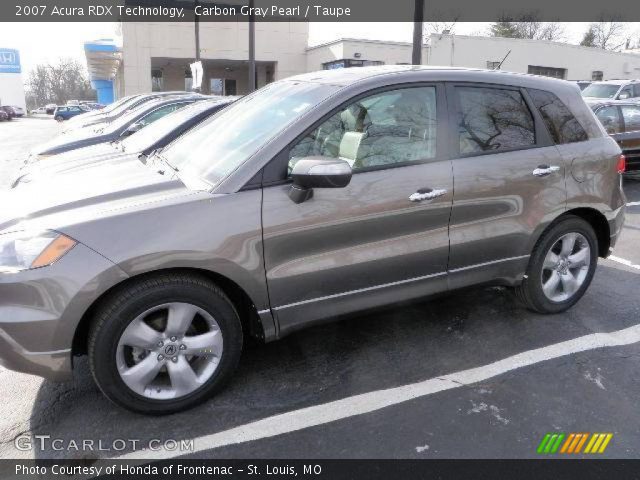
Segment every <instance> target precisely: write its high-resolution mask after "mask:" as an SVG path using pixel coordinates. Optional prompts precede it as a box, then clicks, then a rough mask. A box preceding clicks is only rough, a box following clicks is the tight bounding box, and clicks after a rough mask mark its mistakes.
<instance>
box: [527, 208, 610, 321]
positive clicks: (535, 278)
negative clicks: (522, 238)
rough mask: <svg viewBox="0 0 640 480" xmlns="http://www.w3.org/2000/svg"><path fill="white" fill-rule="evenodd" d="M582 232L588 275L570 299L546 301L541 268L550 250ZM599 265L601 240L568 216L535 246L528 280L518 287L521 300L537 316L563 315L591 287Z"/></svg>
mask: <svg viewBox="0 0 640 480" xmlns="http://www.w3.org/2000/svg"><path fill="white" fill-rule="evenodd" d="M572 232H576V233H580V234H582V235H583V236H584V237H585V238H586V239H587V241H588V242H589V248H590V254H591V259H590V260H591V261H590V264H589V270H588V273H587V276H586V278H585V280H584V282H583V283H582V285H581V286H580V288H579V289H578V290H577V291H576V292H575V293H574V294H573V295H572V296H571V297H570V298H569V299H567V300H565V301H561V302H554V301H552V300H550V299H549V298H547V296H546V295H545V294H544V292H543V290H542V280H541V279H542V267H543V262H544V259H545V256H546V254H547V252H548V251H549V249H551V248H552V246H553V245H554V244H555V243H556V242H557V241H558V239H560V238H561V237H562V236H563V235H566V234H567V233H572ZM597 262H598V239H597V237H596V234H595V232H594V231H593V227H591V225H590V224H589V223H588V222H586V221H585V220H583V219H582V218H580V217H576V216H575V215H566V216H563V217H561V218H560V219H559V220H557V221H556V222H555V223H553V224H552V225H550V227H549V228H548V229H547V230H546V231H545V232H544V233H543V234H542V236H541V237H540V239H539V240H538V242H537V243H536V246H535V248H534V249H533V253H532V254H531V258H530V260H529V265H528V267H527V271H526V275H525V278H524V279H523V280H522V283H521V284H520V285H518V286H517V287H516V288H515V293H516V296H517V297H518V299H519V300H520V301H521V302H522V303H524V305H525V306H526V307H527V308H528V309H529V310H532V311H534V312H537V313H546V314H552V313H560V312H564V311H565V310H567V309H569V308H571V307H572V306H573V305H574V304H575V303H576V302H577V301H578V300H580V298H582V296H583V295H584V293H585V292H586V290H587V288H589V285H590V284H591V280H592V279H593V274H594V273H595V270H596V266H597Z"/></svg>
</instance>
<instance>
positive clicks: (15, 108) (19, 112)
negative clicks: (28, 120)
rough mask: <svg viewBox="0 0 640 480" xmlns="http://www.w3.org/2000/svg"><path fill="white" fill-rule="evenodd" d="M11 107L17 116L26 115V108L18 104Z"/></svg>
mask: <svg viewBox="0 0 640 480" xmlns="http://www.w3.org/2000/svg"><path fill="white" fill-rule="evenodd" d="M11 108H13V111H14V113H15V114H16V117H18V118H20V117H24V113H25V112H24V108H22V107H19V106H17V105H11Z"/></svg>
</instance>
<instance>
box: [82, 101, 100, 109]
mask: <svg viewBox="0 0 640 480" xmlns="http://www.w3.org/2000/svg"><path fill="white" fill-rule="evenodd" d="M80 105H82V106H83V107H85V108H88V109H89V110H102V109H103V108H104V107H105V105H103V104H102V103H96V102H80Z"/></svg>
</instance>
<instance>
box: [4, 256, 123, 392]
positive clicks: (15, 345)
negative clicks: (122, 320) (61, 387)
mask: <svg viewBox="0 0 640 480" xmlns="http://www.w3.org/2000/svg"><path fill="white" fill-rule="evenodd" d="M125 278H127V275H126V274H125V273H124V272H123V271H122V270H121V269H120V268H119V267H117V266H116V265H114V264H113V263H112V262H110V261H109V260H107V259H106V258H104V257H103V256H101V255H99V254H98V253H96V252H94V251H93V250H91V249H90V248H88V247H86V246H84V245H82V244H77V245H76V246H75V247H74V248H73V249H72V250H70V251H69V252H68V253H67V254H66V255H65V256H64V257H62V258H61V259H60V260H58V261H57V262H56V263H54V264H53V265H50V266H48V267H43V268H37V269H33V270H25V271H22V272H17V273H2V274H0V364H1V365H3V366H5V367H6V368H9V369H11V370H16V371H19V372H24V373H30V374H34V375H39V376H42V377H45V378H48V379H51V380H56V381H59V380H66V379H69V378H70V377H71V371H72V350H71V349H72V345H73V339H74V336H75V333H76V329H77V327H78V324H79V322H80V320H81V319H82V317H83V315H84V314H85V312H86V311H87V310H88V309H89V307H90V306H91V305H92V304H93V302H94V301H95V300H96V299H97V298H98V297H99V296H100V295H102V293H104V292H106V291H107V290H108V289H109V288H111V287H112V286H113V285H115V284H117V283H119V282H120V281H122V280H123V279H125Z"/></svg>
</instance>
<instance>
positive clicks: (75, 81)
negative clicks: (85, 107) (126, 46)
mask: <svg viewBox="0 0 640 480" xmlns="http://www.w3.org/2000/svg"><path fill="white" fill-rule="evenodd" d="M26 87H27V104H28V106H29V108H33V107H37V106H42V105H46V104H47V103H55V104H57V105H64V104H65V103H67V101H68V100H94V99H95V98H96V95H95V91H94V90H92V89H91V84H90V83H89V79H88V77H87V72H86V70H85V69H84V67H83V65H82V64H81V63H80V62H78V61H77V60H74V59H71V58H60V59H59V60H58V61H57V62H56V63H49V64H40V65H36V67H35V68H34V69H33V70H32V71H31V72H30V74H29V77H28V79H27V85H26Z"/></svg>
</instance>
